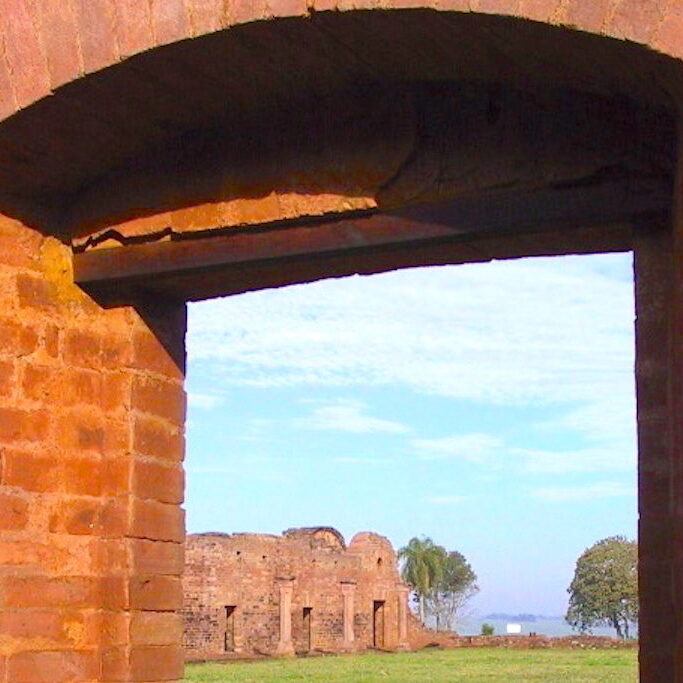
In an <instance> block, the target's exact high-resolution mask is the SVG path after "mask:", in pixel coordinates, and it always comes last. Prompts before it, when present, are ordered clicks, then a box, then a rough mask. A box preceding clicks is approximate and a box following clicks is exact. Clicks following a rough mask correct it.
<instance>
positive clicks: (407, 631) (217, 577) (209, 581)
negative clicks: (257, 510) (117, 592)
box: [182, 527, 429, 659]
mask: <svg viewBox="0 0 683 683" xmlns="http://www.w3.org/2000/svg"><path fill="white" fill-rule="evenodd" d="M408 595H409V588H408V586H406V585H405V584H404V583H403V582H402V581H401V578H400V576H399V573H398V569H397V561H396V553H395V552H394V549H393V548H392V546H391V543H390V542H389V541H388V540H387V539H386V538H385V537H383V536H380V535H378V534H375V533H371V532H362V533H358V534H356V535H355V536H354V537H353V539H352V540H351V542H350V543H349V545H348V546H347V545H346V543H345V542H344V538H343V537H342V535H341V534H340V533H339V532H338V531H337V530H336V529H332V528H330V527H311V528H303V529H288V530H287V531H285V532H284V533H283V534H282V535H281V536H274V535H268V534H222V533H206V534H194V535H190V536H188V538H187V544H186V560H185V577H184V602H183V610H182V613H183V619H184V646H185V651H186V655H187V657H188V658H189V659H219V658H230V657H234V656H242V657H253V656H260V655H280V656H286V655H294V654H309V653H313V652H325V653H332V652H337V653H338V652H352V651H362V650H369V649H379V650H409V649H414V648H415V647H420V646H422V645H423V644H424V642H425V638H428V637H429V636H427V633H428V632H427V631H426V630H423V629H422V628H421V627H420V625H419V623H418V622H417V620H416V619H415V618H414V617H413V615H412V613H410V610H409V608H408Z"/></svg>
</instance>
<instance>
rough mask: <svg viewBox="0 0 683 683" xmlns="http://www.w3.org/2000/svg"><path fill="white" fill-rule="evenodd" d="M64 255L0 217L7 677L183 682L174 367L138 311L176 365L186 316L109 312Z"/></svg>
mask: <svg viewBox="0 0 683 683" xmlns="http://www.w3.org/2000/svg"><path fill="white" fill-rule="evenodd" d="M70 253H71V252H70V250H69V249H68V248H66V247H64V246H63V245H62V244H61V243H60V242H59V241H58V240H56V239H54V238H49V237H44V236H43V235H41V234H40V233H38V232H36V231H34V230H32V229H30V228H28V227H26V226H24V225H22V224H21V223H19V222H17V221H15V220H12V219H9V218H7V217H4V216H0V681H5V680H7V681H11V682H12V683H14V682H15V681H16V682H19V681H30V682H31V683H38V682H39V681H46V682H49V683H59V682H60V681H114V680H116V681H118V680H171V679H177V678H180V677H181V676H182V657H181V651H180V649H179V640H180V630H181V626H180V621H179V617H177V616H175V615H174V614H173V612H172V610H174V609H176V608H177V607H179V605H180V597H181V596H180V578H179V575H180V573H181V571H182V566H183V545H182V542H183V538H184V521H183V513H182V511H181V510H180V508H179V503H180V502H181V501H182V497H183V473H182V465H181V461H182V455H183V436H182V434H183V432H182V429H183V428H182V424H183V419H184V394H183V389H182V377H183V375H182V370H181V369H179V368H178V366H177V364H176V362H175V361H174V360H172V358H171V355H169V353H167V352H166V351H165V350H164V348H163V347H162V346H161V344H160V343H159V342H158V341H157V337H156V335H155V333H153V332H152V331H151V328H150V327H149V326H148V324H147V323H146V322H145V320H148V321H151V322H152V324H153V325H155V326H157V327H158V326H160V325H161V322H160V321H161V320H162V319H170V320H172V325H171V327H174V328H175V341H176V346H175V348H172V345H171V340H172V338H173V334H171V333H170V332H169V331H168V330H166V333H165V334H164V335H160V337H161V338H163V339H164V340H165V342H166V343H167V345H168V346H169V348H171V350H172V351H173V353H174V355H175V357H176V358H180V359H181V360H182V343H183V331H184V311H183V310H182V308H180V309H179V308H178V307H177V306H164V305H162V304H157V305H156V306H155V307H154V309H151V308H150V309H149V310H145V311H144V315H140V314H139V313H138V312H136V311H135V310H133V309H132V308H122V309H116V310H103V309H102V308H100V307H99V306H98V305H97V304H95V303H94V302H93V301H92V300H90V299H89V298H88V297H87V296H86V295H84V294H83V293H82V292H81V291H80V290H79V289H78V288H76V287H75V286H74V285H73V278H72V274H71V257H70ZM150 648H151V649H153V651H154V657H151V656H148V655H149V653H150ZM2 672H4V673H2Z"/></svg>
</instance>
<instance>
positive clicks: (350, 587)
mask: <svg viewBox="0 0 683 683" xmlns="http://www.w3.org/2000/svg"><path fill="white" fill-rule="evenodd" d="M341 590H342V596H343V599H344V639H343V642H342V648H343V649H344V650H353V649H355V637H354V631H353V619H354V615H355V612H354V605H353V600H354V596H355V593H356V584H355V583H354V582H353V581H342V583H341Z"/></svg>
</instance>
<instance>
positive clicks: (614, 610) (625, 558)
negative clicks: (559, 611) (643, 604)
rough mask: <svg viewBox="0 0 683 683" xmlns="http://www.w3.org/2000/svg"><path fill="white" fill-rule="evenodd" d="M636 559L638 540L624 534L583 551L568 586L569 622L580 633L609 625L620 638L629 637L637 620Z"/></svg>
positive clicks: (567, 617)
mask: <svg viewBox="0 0 683 683" xmlns="http://www.w3.org/2000/svg"><path fill="white" fill-rule="evenodd" d="M637 562H638V545H637V543H636V542H635V541H629V540H627V539H626V538H624V537H623V536H612V537H611V538H605V539H603V540H602V541H598V542H597V543H596V544H595V545H593V546H592V547H590V548H588V549H587V550H586V551H584V553H583V554H582V555H581V557H579V559H578V560H577V561H576V569H575V571H574V579H573V581H572V582H571V585H570V586H569V588H568V589H567V592H568V593H569V608H568V609H567V615H566V617H565V619H566V620H567V623H569V624H570V625H571V626H572V627H573V628H575V629H576V630H578V631H581V632H586V631H588V632H590V629H591V627H593V626H596V625H603V624H604V625H609V626H612V627H613V628H614V629H615V630H616V632H617V636H618V637H619V638H624V637H625V638H628V637H629V624H631V623H634V622H637V621H638V567H637Z"/></svg>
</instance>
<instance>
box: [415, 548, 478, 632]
mask: <svg viewBox="0 0 683 683" xmlns="http://www.w3.org/2000/svg"><path fill="white" fill-rule="evenodd" d="M442 562H443V567H442V571H441V576H440V577H439V579H438V580H437V581H436V582H435V583H434V585H433V586H432V589H431V590H430V591H429V593H428V594H427V599H426V602H427V610H428V611H429V613H430V614H433V615H434V617H435V619H436V630H437V631H439V630H441V628H443V629H444V630H446V631H450V630H452V628H453V622H454V621H455V618H456V616H457V614H458V612H460V611H461V610H462V608H463V606H464V605H465V603H466V602H467V601H468V600H469V599H470V598H471V597H472V596H474V595H476V594H477V593H478V592H479V586H477V575H476V574H475V573H474V571H473V570H472V567H471V566H470V564H469V562H468V561H467V560H466V559H465V556H464V555H463V554H462V553H459V552H458V551H457V550H452V551H451V552H448V553H447V552H445V551H444V553H443V557H442Z"/></svg>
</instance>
